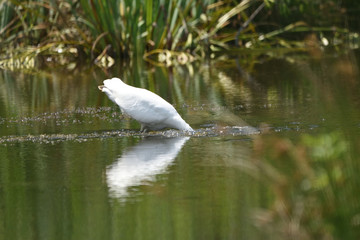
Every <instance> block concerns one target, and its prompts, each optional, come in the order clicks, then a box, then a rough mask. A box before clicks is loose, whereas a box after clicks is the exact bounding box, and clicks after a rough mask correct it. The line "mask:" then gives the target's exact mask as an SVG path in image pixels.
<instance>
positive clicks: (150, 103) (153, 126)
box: [99, 78, 193, 131]
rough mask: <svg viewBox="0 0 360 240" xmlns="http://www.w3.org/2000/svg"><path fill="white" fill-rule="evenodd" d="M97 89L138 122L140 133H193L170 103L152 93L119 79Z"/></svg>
mask: <svg viewBox="0 0 360 240" xmlns="http://www.w3.org/2000/svg"><path fill="white" fill-rule="evenodd" d="M99 89H100V90H101V91H102V92H104V93H106V95H108V97H109V98H110V99H111V100H112V101H113V102H115V103H116V104H117V105H119V107H120V109H121V111H122V112H123V113H126V114H127V115H129V116H130V117H132V118H134V119H135V120H137V121H138V122H140V124H141V131H146V130H148V129H150V130H160V129H163V128H177V129H179V130H186V131H193V129H192V128H191V127H190V126H189V124H187V123H186V122H185V121H184V120H183V119H182V118H181V116H180V115H179V114H178V112H177V111H176V110H175V108H174V107H173V106H172V105H171V104H170V103H168V102H167V101H165V100H164V99H163V98H161V97H160V96H158V95H156V94H155V93H153V92H150V91H148V90H146V89H143V88H136V87H133V86H130V85H127V84H126V83H124V82H123V81H121V80H120V79H119V78H112V79H107V80H104V85H101V86H99Z"/></svg>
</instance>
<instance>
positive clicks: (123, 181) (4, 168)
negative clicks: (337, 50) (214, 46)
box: [0, 52, 360, 239]
mask: <svg viewBox="0 0 360 240" xmlns="http://www.w3.org/2000/svg"><path fill="white" fill-rule="evenodd" d="M357 56H358V55H357V54H356V53H353V52H350V53H349V54H335V55H334V54H331V55H330V56H328V55H326V56H324V57H323V58H321V59H312V58H311V57H304V56H301V57H295V56H294V57H288V58H283V59H270V60H269V59H265V60H263V61H261V62H254V63H252V64H249V62H248V61H247V59H246V57H241V58H240V57H239V59H235V60H232V59H230V60H229V59H228V60H226V61H221V60H218V61H214V62H208V63H195V64H193V65H188V66H186V65H185V66H176V67H173V68H161V67H153V66H148V65H146V64H145V63H141V62H140V63H138V64H136V65H133V66H125V65H124V66H122V65H121V66H120V65H119V66H115V67H113V68H112V69H110V70H107V71H102V70H101V69H99V68H97V67H91V68H90V67H78V68H75V70H66V69H61V68H60V69H52V70H37V71H32V72H10V71H6V70H2V71H0V177H1V178H0V216H1V217H0V223H1V224H0V236H1V237H0V239H264V237H266V238H268V237H269V236H273V239H282V238H284V239H286V236H288V235H286V234H285V235H282V234H281V233H278V232H275V233H274V232H273V231H270V230H269V229H271V228H277V229H280V230H281V229H284V231H280V232H287V230H286V229H287V228H288V225H286V223H292V222H293V220H294V219H292V218H291V217H290V216H293V215H291V214H290V213H289V219H288V220H287V221H285V222H286V223H284V224H280V225H274V224H278V222H276V219H275V218H271V217H269V215H266V216H267V217H264V216H265V215H261V214H259V210H261V209H267V211H268V213H269V212H270V213H271V211H272V209H276V207H275V206H276V204H275V205H274V202H275V203H276V202H277V200H276V199H278V198H279V197H278V196H279V195H278V194H279V191H277V190H276V189H275V190H274V185H275V186H276V181H275V180H274V182H272V180H271V181H269V179H267V178H265V179H264V178H262V176H263V175H264V174H265V175H266V173H268V171H267V170H266V169H270V168H267V167H263V166H262V164H259V163H258V162H257V160H256V159H257V158H256V156H257V154H258V153H259V152H260V151H258V149H259V141H258V140H254V139H259V138H260V139H261V138H262V136H263V135H266V136H269V135H270V136H274V137H276V138H287V139H290V140H291V141H294V142H297V141H299V139H301V138H302V136H304V135H311V136H316V135H318V134H325V133H331V132H334V131H335V132H336V131H341V132H342V133H344V134H346V141H347V142H350V145H351V146H352V148H351V149H352V153H353V155H352V156H355V155H356V153H358V152H357V151H356V150H354V149H356V146H357V147H359V142H358V140H357V139H358V135H359V127H360V120H359V119H360V117H359V113H360V111H359V103H360V97H359V96H360V94H359V77H358V63H357ZM249 61H250V60H249ZM115 76H116V77H120V78H122V79H123V80H124V81H125V82H127V83H128V84H131V85H134V86H137V87H143V88H147V89H149V90H151V91H153V92H155V93H157V94H158V95H160V96H162V97H163V98H164V99H166V100H167V101H169V102H170V103H172V104H173V105H174V107H175V108H176V109H177V110H178V112H179V113H180V114H181V115H182V116H183V118H184V119H185V120H186V121H187V122H188V123H189V124H190V125H191V126H192V127H193V128H194V129H196V132H195V133H194V134H186V133H185V134H184V133H181V132H179V131H175V130H164V131H160V132H150V133H146V134H143V133H140V132H139V128H140V125H139V124H138V123H137V122H136V121H134V120H132V119H130V118H128V117H126V116H123V115H121V113H120V111H119V109H118V107H117V106H115V105H114V104H113V103H112V102H111V101H110V100H109V99H108V98H107V97H106V95H105V94H103V93H102V92H100V91H99V90H98V89H97V85H99V84H101V83H102V80H103V79H106V78H110V77H115ZM254 141H255V146H254ZM265 141H266V140H265ZM271 141H272V140H269V142H270V143H271ZM265 144H267V143H266V142H265V143H263V145H265ZM285 145H286V144H285ZM281 146H282V145H281ZM286 146H288V145H286ZM327 150H328V149H326V151H327ZM340 158H346V157H344V156H342V155H341V157H340ZM355 159H356V157H354V159H353V160H355ZM353 160H350V163H353V164H354V163H355V161H353ZM275 164H276V163H275ZM259 166H262V167H259ZM287 168H288V166H283V165H280V167H279V170H280V171H284V172H286V171H287ZM259 169H265V170H266V171H265V173H262V172H261V171H259ZM355 169H357V167H356V166H354V167H353V170H355ZM345 176H347V177H344V179H345V180H344V181H345V182H346V181H349V180H348V179H351V177H352V175H345ZM288 181H289V185H290V186H293V185H292V183H293V182H295V180H292V179H289V180H288ZM352 182H353V184H354V185H353V187H351V188H350V189H349V191H354V189H355V186H356V184H357V183H358V181H352ZM302 184H303V183H302ZM294 186H295V185H294ZM335 194H336V193H335ZM339 195H342V194H341V193H339ZM301 196H303V195H301ZM342 196H344V195H342ZM351 196H352V197H353V199H354V201H353V203H354V205H353V206H352V207H351V208H349V209H346V211H342V210H344V209H342V210H341V211H342V212H340V210H339V212H336V213H337V214H336V215H337V216H340V217H339V218H338V219H337V220H336V219H335V220H333V219H332V220H331V221H333V224H332V225H331V226H334V228H335V230H331V231H329V232H330V234H331V235H332V236H334V237H335V238H336V237H337V236H341V234H342V233H344V232H347V233H348V235H347V236H348V237H347V238H348V239H351V238H353V237H356V236H359V235H358V233H359V231H358V230H359V229H358V227H359V224H358V225H357V223H356V219H357V216H360V215H357V214H360V205H359V203H358V202H359V201H356V200H355V199H358V198H357V196H358V194H357V195H351ZM284 201H285V200H284ZM291 211H292V210H291ZM274 212H276V211H274ZM289 212H290V210H289ZM344 212H347V213H344ZM351 212H353V213H351ZM275 215H276V214H275V213H274V216H275ZM259 216H263V218H262V220H259ZM330 217H331V216H330ZM323 218H324V219H325V220H324V219H323V220H324V222H326V221H328V220H329V219H327V218H326V216H324V217H323ZM271 219H272V220H271ZM267 221H269V223H267ZM329 221H330V220H329ZM343 221H345V222H346V221H348V222H347V223H345V224H343V225H342V224H341V222H343ZM319 222H320V223H322V222H321V221H319ZM272 223H273V224H272ZM264 224H265V227H264ZM300 226H302V225H300ZM304 228H305V229H306V231H305V230H304V231H303V230H302V228H301V227H299V228H298V233H297V232H296V233H297V234H298V235H296V236H298V237H299V236H306V237H309V236H312V235H311V230H308V229H311V227H309V226H307V225H305V227H304ZM314 229H316V228H314ZM269 232H270V233H272V235H268V234H269ZM314 232H315V230H314ZM270 238H271V237H270ZM303 239H305V238H303Z"/></svg>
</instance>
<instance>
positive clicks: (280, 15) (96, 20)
mask: <svg viewBox="0 0 360 240" xmlns="http://www.w3.org/2000/svg"><path fill="white" fill-rule="evenodd" d="M359 7H360V4H359V3H357V2H355V1H339V0H331V1H326V0H319V1H300V0H278V1H272V0H264V1H260V0H243V1H230V0H224V1H216V0H205V1H200V0H181V1H173V0H169V1H165V0H159V1H153V0H135V1H131V0H115V1H110V0H73V1H72V0H33V1H15V0H10V1H8V0H2V1H1V2H0V49H1V54H2V56H1V57H0V61H1V60H2V61H3V62H2V63H1V62H0V65H1V64H3V65H4V61H5V60H4V59H9V58H21V59H24V58H25V57H29V56H30V57H31V56H38V55H39V54H40V55H45V56H48V55H58V54H63V53H70V55H72V56H74V57H75V58H77V57H79V56H86V57H87V58H88V56H91V59H92V60H95V61H97V62H100V61H107V62H109V61H110V62H111V60H109V57H110V58H128V57H133V56H141V57H142V56H144V55H145V57H146V58H147V59H152V60H154V61H157V62H159V61H160V62H161V61H166V60H169V54H170V55H171V56H172V55H174V54H173V53H175V55H176V56H178V55H179V52H182V53H184V54H185V55H181V57H180V58H179V57H176V58H175V59H176V60H179V59H180V62H181V61H183V62H184V60H185V61H190V60H191V59H193V57H194V58H204V57H205V56H212V55H211V53H220V54H221V53H224V52H225V53H228V52H232V51H233V50H234V49H236V50H242V49H245V48H250V49H259V48H260V49H268V48H270V47H282V48H294V49H297V50H301V49H303V48H306V46H307V45H306V41H304V40H305V39H306V36H307V35H308V34H309V33H314V32H315V33H316V35H315V36H316V38H315V39H316V40H318V43H319V45H326V46H327V45H329V44H332V45H336V44H341V43H344V42H346V41H347V40H348V38H349V33H350V32H351V31H352V29H357V26H358V23H357V22H356V21H348V19H355V18H353V17H352V15H356V13H352V11H351V10H352V9H356V8H359ZM346 13H348V14H346ZM349 22H350V24H349ZM293 32H295V33H296V34H291V33H293ZM299 32H302V34H299ZM351 36H353V38H354V36H355V40H356V41H358V35H354V34H352V35H351ZM59 46H61V47H59ZM75 49H76V50H75ZM162 50H164V51H162ZM176 53H178V54H176ZM164 54H165V55H164ZM164 56H165V58H164ZM48 60H52V59H51V58H50V59H48ZM53 60H54V59H53ZM171 60H173V59H171ZM20 64H21V61H20ZM106 64H108V63H106Z"/></svg>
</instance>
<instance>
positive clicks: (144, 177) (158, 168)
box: [106, 137, 189, 198]
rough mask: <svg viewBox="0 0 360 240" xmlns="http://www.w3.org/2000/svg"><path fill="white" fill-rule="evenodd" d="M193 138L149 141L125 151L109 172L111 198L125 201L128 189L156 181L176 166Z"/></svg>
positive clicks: (144, 140)
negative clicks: (177, 158) (181, 153)
mask: <svg viewBox="0 0 360 240" xmlns="http://www.w3.org/2000/svg"><path fill="white" fill-rule="evenodd" d="M188 139H189V137H176V138H164V137H147V138H144V139H143V140H142V141H141V142H140V143H139V144H137V145H136V146H134V147H132V148H130V149H129V150H127V151H125V152H124V153H123V154H122V156H121V157H119V158H118V159H117V161H116V162H115V163H113V164H112V165H110V166H109V167H108V168H107V170H106V181H107V184H108V187H109V191H110V196H111V197H115V198H123V197H126V196H127V195H128V188H129V187H133V186H139V185H142V184H144V182H146V181H153V180H154V178H155V175H157V174H160V173H163V172H164V171H165V170H166V168H167V167H168V166H169V165H170V164H171V163H172V162H173V160H174V159H175V158H176V156H177V155H178V153H179V152H180V150H181V148H182V146H183V145H184V144H185V143H186V141H187V140H188Z"/></svg>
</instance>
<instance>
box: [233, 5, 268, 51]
mask: <svg viewBox="0 0 360 240" xmlns="http://www.w3.org/2000/svg"><path fill="white" fill-rule="evenodd" d="M264 7H265V2H263V3H262V4H261V5H260V6H259V7H258V8H257V9H256V10H255V11H254V12H253V13H252V14H251V16H250V17H249V19H248V20H246V22H244V24H243V25H241V27H240V28H239V30H238V31H237V33H236V38H235V41H236V42H235V45H236V46H237V47H239V36H240V33H241V32H242V31H243V30H244V29H245V28H246V27H247V26H248V25H249V24H250V22H251V21H252V20H253V19H254V18H255V17H256V15H258V13H259V12H260V11H261V10H262V9H263V8H264Z"/></svg>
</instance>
